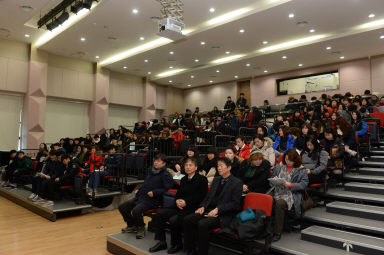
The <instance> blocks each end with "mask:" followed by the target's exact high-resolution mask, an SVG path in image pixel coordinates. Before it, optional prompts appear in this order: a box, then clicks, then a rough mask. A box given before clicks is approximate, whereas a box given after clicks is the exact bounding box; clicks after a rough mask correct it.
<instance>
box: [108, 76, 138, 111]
mask: <svg viewBox="0 0 384 255" xmlns="http://www.w3.org/2000/svg"><path fill="white" fill-rule="evenodd" d="M143 98H144V85H143V80H142V78H141V77H138V76H131V75H128V74H122V73H116V72H111V73H110V80H109V102H110V103H112V104H120V105H129V106H136V107H142V106H143Z"/></svg>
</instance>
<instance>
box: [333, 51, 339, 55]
mask: <svg viewBox="0 0 384 255" xmlns="http://www.w3.org/2000/svg"><path fill="white" fill-rule="evenodd" d="M340 54H341V52H340V51H332V52H331V55H340Z"/></svg>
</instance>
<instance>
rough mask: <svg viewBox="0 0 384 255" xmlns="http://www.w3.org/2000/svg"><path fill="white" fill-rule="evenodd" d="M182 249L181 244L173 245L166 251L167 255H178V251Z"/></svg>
mask: <svg viewBox="0 0 384 255" xmlns="http://www.w3.org/2000/svg"><path fill="white" fill-rule="evenodd" d="M182 249H183V245H182V244H177V245H173V246H172V247H171V248H169V249H168V251H167V253H168V254H175V253H178V252H179V251H181V250H182Z"/></svg>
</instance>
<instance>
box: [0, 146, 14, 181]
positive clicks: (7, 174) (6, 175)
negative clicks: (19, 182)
mask: <svg viewBox="0 0 384 255" xmlns="http://www.w3.org/2000/svg"><path fill="white" fill-rule="evenodd" d="M17 158H18V157H17V151H15V150H11V151H10V153H9V163H8V165H6V166H5V167H4V168H3V169H2V175H1V186H4V187H5V186H8V185H9V181H10V179H11V177H12V174H13V171H15V170H16V167H17Z"/></svg>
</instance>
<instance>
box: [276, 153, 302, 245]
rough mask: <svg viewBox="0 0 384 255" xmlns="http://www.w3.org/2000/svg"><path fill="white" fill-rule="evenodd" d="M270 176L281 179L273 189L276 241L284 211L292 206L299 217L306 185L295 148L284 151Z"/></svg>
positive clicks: (280, 230)
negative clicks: (280, 160)
mask: <svg viewBox="0 0 384 255" xmlns="http://www.w3.org/2000/svg"><path fill="white" fill-rule="evenodd" d="M272 178H275V179H278V178H280V179H282V181H281V182H280V183H278V184H277V185H276V184H275V190H274V200H275V207H274V211H275V215H274V218H273V241H274V242H276V241H278V240H280V238H281V233H282V232H283V227H284V218H285V213H286V211H287V210H288V211H289V210H291V209H292V207H293V208H294V210H295V216H296V218H300V217H301V198H302V191H303V190H304V189H305V188H306V187H307V186H308V175H307V171H306V170H305V168H304V167H303V166H302V165H301V157H300V155H299V154H298V153H297V152H296V150H295V149H289V150H287V151H286V152H285V153H284V157H283V161H282V162H281V164H278V165H276V167H275V168H274V170H273V173H272Z"/></svg>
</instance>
